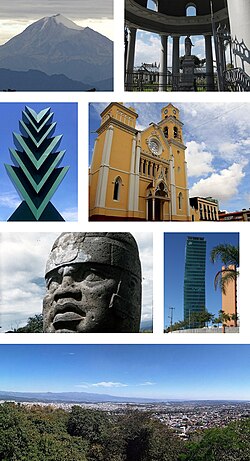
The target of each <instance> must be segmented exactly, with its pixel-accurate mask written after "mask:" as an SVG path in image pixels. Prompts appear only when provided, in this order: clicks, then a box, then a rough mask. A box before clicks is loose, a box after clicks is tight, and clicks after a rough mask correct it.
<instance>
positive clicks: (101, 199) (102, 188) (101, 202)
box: [95, 125, 114, 208]
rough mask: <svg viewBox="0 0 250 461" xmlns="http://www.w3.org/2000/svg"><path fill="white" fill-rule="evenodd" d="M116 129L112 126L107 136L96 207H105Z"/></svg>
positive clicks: (99, 176)
mask: <svg viewBox="0 0 250 461" xmlns="http://www.w3.org/2000/svg"><path fill="white" fill-rule="evenodd" d="M113 133H114V128H113V126H112V125H110V127H109V128H108V130H107V132H106V136H105V141H104V147H103V153H102V164H101V166H100V170H99V175H98V183H97V191H96V202H95V206H96V207H101V208H104V207H105V203H106V193H107V185H108V173H109V160H110V154H111V147H112V141H113Z"/></svg>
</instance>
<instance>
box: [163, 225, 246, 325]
mask: <svg viewBox="0 0 250 461" xmlns="http://www.w3.org/2000/svg"><path fill="white" fill-rule="evenodd" d="M189 236H190V237H203V238H204V239H205V240H206V242H207V249H206V279H205V285H206V305H205V306H204V307H206V309H207V311H208V312H210V313H212V314H214V315H215V316H216V317H217V316H218V311H219V310H220V309H221V306H222V293H221V291H220V289H219V288H217V290H215V288H214V277H215V275H216V273H217V272H218V271H220V270H221V268H222V263H221V261H217V262H215V263H214V264H213V263H212V262H211V260H210V253H211V250H212V248H214V247H215V246H216V245H219V244H221V243H224V244H228V243H229V244H231V245H234V246H238V245H239V233H237V232H235V233H232V232H231V233H230V232H223V233H222V232H218V233H217V232H209V233H205V232H196V233H193V232H188V233H187V232H185V233H183V232H178V233H170V232H169V233H165V234H164V317H165V326H166V325H169V324H170V319H169V315H170V311H169V308H170V307H173V308H174V311H173V323H175V322H178V321H181V320H183V307H184V296H183V288H184V273H185V245H186V241H187V238H188V237H189ZM173 261H174V264H173ZM239 310H240V306H239Z"/></svg>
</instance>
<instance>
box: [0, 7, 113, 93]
mask: <svg viewBox="0 0 250 461" xmlns="http://www.w3.org/2000/svg"><path fill="white" fill-rule="evenodd" d="M6 69H8V70H10V71H15V73H13V75H16V77H15V80H14V88H12V89H15V90H19V91H20V90H24V91H29V90H30V89H31V88H27V87H25V85H26V86H27V83H25V80H26V82H28V80H29V79H28V78H27V75H26V78H25V79H22V78H21V75H23V74H22V73H20V74H19V71H22V72H23V71H26V72H25V74H27V71H34V70H37V71H40V72H42V73H45V74H47V76H52V75H53V79H55V76H56V75H58V74H61V75H58V77H62V75H63V76H65V77H67V88H66V87H65V88H63V87H62V85H61V84H59V83H58V91H66V90H67V91H69V86H70V85H69V81H72V85H71V86H72V88H70V89H72V90H78V91H81V90H82V89H83V88H86V89H90V88H93V87H94V88H96V90H102V91H107V90H112V89H113V42H112V41H111V40H109V39H108V38H107V37H105V36H103V35H101V34H100V33H98V32H95V31H94V30H92V29H90V28H89V27H85V28H83V27H80V26H78V25H77V24H75V23H74V22H72V21H71V20H69V19H67V18H65V17H64V16H62V15H61V14H56V15H53V16H50V17H44V18H42V19H40V20H39V21H36V22H34V23H33V24H31V25H30V26H29V27H27V28H26V29H25V30H24V31H23V32H22V33H21V34H19V35H16V36H15V37H13V38H12V39H10V40H9V41H8V42H7V43H5V44H4V45H2V46H0V90H3V89H5V87H4V86H3V83H2V81H1V78H2V73H3V71H4V72H5V73H6ZM55 74H56V75H55ZM37 75H40V74H39V73H38V74H37ZM97 76H98V81H97ZM51 78H52V77H51ZM68 79H69V81H68ZM47 81H48V82H49V81H50V79H47ZM60 81H62V79H60ZM12 82H13V79H12ZM77 84H78V85H77ZM12 85H13V83H12ZM47 85H48V87H46V88H44V87H43V85H42V84H41V90H47V91H50V90H54V87H55V82H53V88H52V87H51V88H50V87H49V86H50V84H49V83H47Z"/></svg>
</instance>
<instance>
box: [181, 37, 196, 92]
mask: <svg viewBox="0 0 250 461" xmlns="http://www.w3.org/2000/svg"><path fill="white" fill-rule="evenodd" d="M192 46H194V45H193V44H192V42H191V39H190V37H189V35H188V36H187V37H186V38H185V56H184V59H183V62H182V68H183V74H182V76H181V90H182V91H194V90H195V78H194V68H195V64H194V59H195V58H194V56H192Z"/></svg>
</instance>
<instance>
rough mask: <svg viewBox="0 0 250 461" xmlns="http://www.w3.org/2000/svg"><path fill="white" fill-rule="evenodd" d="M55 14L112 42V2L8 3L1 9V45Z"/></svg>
mask: <svg viewBox="0 0 250 461" xmlns="http://www.w3.org/2000/svg"><path fill="white" fill-rule="evenodd" d="M58 13H60V14H62V15H64V16H66V17H67V18H68V19H71V20H72V21H74V22H76V23H77V24H78V25H80V26H82V27H86V26H88V27H90V28H91V29H94V30H96V31H97V32H100V33H102V34H103V35H106V36H107V37H109V38H111V39H113V29H114V28H113V26H112V22H113V21H112V19H113V0H105V1H103V0H95V1H93V0H70V1H67V0H43V1H42V2H41V1H38V0H26V1H23V0H9V1H8V2H1V6H0V45H2V44H3V43H6V42H7V41H8V40H9V39H10V38H12V37H14V36H15V35H17V34H20V33H21V32H22V31H23V30H24V29H26V27H28V26H29V25H30V24H32V23H33V22H35V21H37V20H39V19H41V18H43V17H44V16H52V15H54V14H58Z"/></svg>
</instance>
